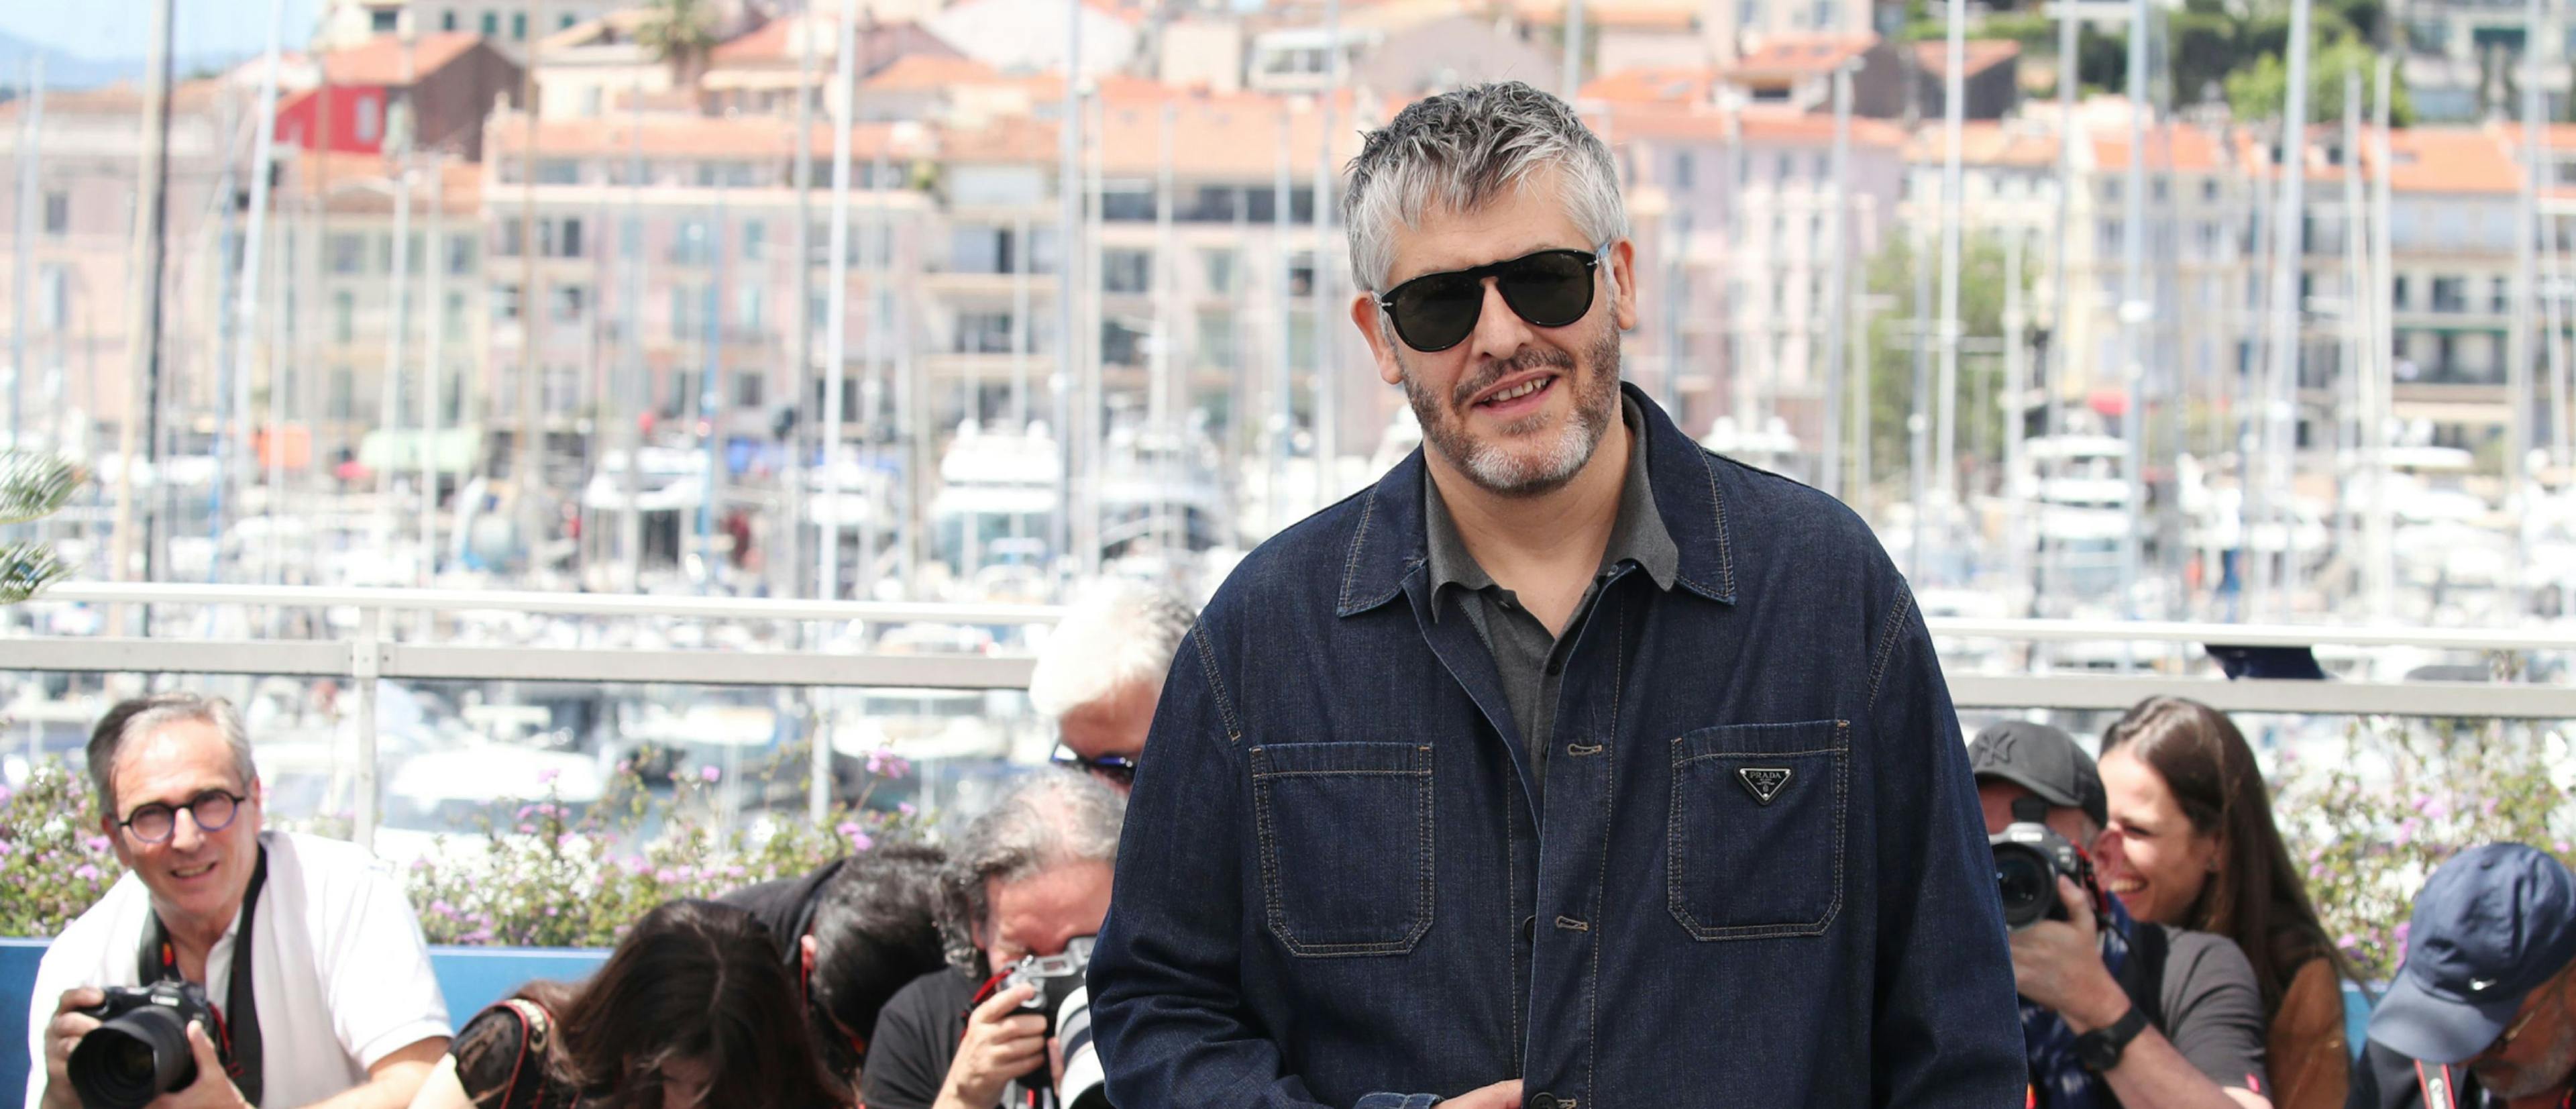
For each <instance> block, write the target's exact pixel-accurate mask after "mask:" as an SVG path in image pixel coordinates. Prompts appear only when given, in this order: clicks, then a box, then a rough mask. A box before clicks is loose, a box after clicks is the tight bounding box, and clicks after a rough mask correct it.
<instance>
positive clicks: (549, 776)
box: [537, 768, 563, 786]
mask: <svg viewBox="0 0 2576 1109" xmlns="http://www.w3.org/2000/svg"><path fill="white" fill-rule="evenodd" d="M560 777H563V771H560V770H556V769H552V768H548V769H545V770H540V771H537V784H538V785H541V786H550V785H553V784H555V779H557V778H560Z"/></svg>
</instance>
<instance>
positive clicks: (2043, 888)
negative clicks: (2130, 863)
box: [1986, 821, 2095, 932]
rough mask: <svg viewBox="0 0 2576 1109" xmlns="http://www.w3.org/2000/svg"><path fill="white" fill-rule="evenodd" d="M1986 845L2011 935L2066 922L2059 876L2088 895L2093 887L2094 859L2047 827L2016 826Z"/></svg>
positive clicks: (2024, 823)
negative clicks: (1992, 858) (2072, 881)
mask: <svg viewBox="0 0 2576 1109" xmlns="http://www.w3.org/2000/svg"><path fill="white" fill-rule="evenodd" d="M1986 845H1987V846H1988V847H1990V848H1992V849H1993V850H1994V853H1995V889H1996V891H1997V892H1998V893H2001V894H2002V895H2003V901H2004V924H2005V925H2006V926H2007V927H2009V928H2011V929H2012V930H2013V931H2016V932H2018V931H2021V930H2022V929H2024V928H2028V927H2030V926H2031V925H2034V924H2037V923H2039V922H2040V921H2043V920H2065V919H2066V903H2065V902H2064V901H2062V900H2060V899H2059V898H2058V896H2057V876H2058V875H2060V874H2063V875H2065V876H2067V877H2069V878H2072V879H2075V884H2076V886H2077V887H2078V888H2080V889H2082V890H2084V891H2085V892H2086V893H2088V894H2090V893H2091V892H2093V890H2094V889H2095V886H2094V882H2093V863H2092V860H2090V859H2087V858H2085V857H2084V853H2083V852H2082V851H2078V850H2076V849H2075V845H2074V844H2072V843H2068V842H2067V841H2066V837H2065V836H2061V835H2058V834H2057V833H2056V832H2053V831H2050V830H2049V827H2048V825H2045V824H2041V823H2038V822H2036V821H2020V822H2016V823H2014V824H2013V825H2011V826H2010V827H2007V828H2005V829H2004V830H2003V831H2001V832H1997V833H1995V834H1994V835H1991V836H1987V837H1986Z"/></svg>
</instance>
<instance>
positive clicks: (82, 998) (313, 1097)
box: [27, 693, 449, 1109]
mask: <svg viewBox="0 0 2576 1109" xmlns="http://www.w3.org/2000/svg"><path fill="white" fill-rule="evenodd" d="M88 759H89V774H90V778H91V779H92V782H93V784H95V786H96V787H97V790H98V796H99V798H100V803H101V805H102V807H103V809H104V811H103V812H101V813H100V815H99V831H100V832H101V834H103V835H105V836H106V837H107V839H108V840H109V841H110V842H111V843H112V844H113V845H114V848H115V851H116V857H117V860H118V861H119V862H121V863H123V864H125V867H126V871H127V873H126V875H125V876H124V877H123V878H121V879H119V880H118V881H117V883H116V885H115V886H114V887H112V888H110V889H109V890H108V892H107V895H106V896H105V897H103V898H101V899H100V900H99V902H98V904H96V905H93V906H91V907H90V910H89V911H88V912H86V913H83V914H81V916H80V919H78V920H75V921H73V922H72V924H71V926H70V927H68V928H65V929H64V930H63V933H62V935H60V936H58V937H55V939H54V942H53V944H52V945H51V946H50V947H48V948H47V949H46V950H45V957H44V962H43V963H42V964H41V965H40V967H39V968H38V970H37V972H36V987H35V992H34V994H33V996H32V997H31V999H30V1005H29V1014H28V1017H29V1019H28V1022H27V1023H28V1027H29V1031H30V1036H29V1040H30V1043H29V1048H30V1051H31V1054H33V1055H34V1057H35V1058H37V1059H39V1060H41V1061H42V1066H40V1067H30V1068H29V1069H30V1071H31V1073H32V1074H33V1075H34V1077H32V1078H31V1080H30V1081H29V1082H28V1090H27V1106H28V1109H40V1107H41V1109H79V1107H80V1106H81V1104H82V1102H83V1098H82V1095H81V1093H80V1092H79V1091H78V1090H76V1088H75V1084H76V1082H80V1081H83V1080H87V1081H90V1082H92V1083H93V1084H96V1083H97V1081H98V1080H99V1079H101V1078H102V1077H106V1076H107V1075H106V1074H105V1072H107V1071H108V1070H109V1069H110V1068H106V1067H103V1066H99V1065H97V1064H98V1063H99V1062H100V1060H99V1059H98V1058H97V1056H98V1055H102V1054H105V1053H106V1052H105V1051H104V1050H103V1049H102V1050H100V1051H96V1052H92V1053H87V1054H84V1055H83V1057H82V1061H81V1063H79V1064H75V1062H74V1053H75V1051H76V1050H77V1049H79V1048H80V1046H81V1044H82V1042H83V1040H84V1038H85V1037H87V1036H88V1035H89V1034H90V1033H91V1032H92V1030H94V1029H97V1028H99V1027H100V1026H101V1022H100V1020H99V1019H98V1017H97V1016H94V1015H92V1012H93V1011H95V1010H96V1009H97V1008H98V1007H99V1006H101V1005H102V1004H103V1003H104V1004H106V1005H107V1007H108V1010H109V1011H110V1012H119V1011H122V1010H124V1009H125V1008H126V1007H127V1006H129V1005H130V1003H131V1002H132V1001H133V1000H134V999H135V995H134V994H133V993H131V992H128V991H129V990H130V988H131V987H137V986H154V985H155V984H158V986H157V988H158V990H159V993H160V995H161V996H162V997H163V998H164V999H169V998H176V997H179V996H180V995H182V994H185V995H186V996H187V1000H186V1001H183V1002H181V1003H180V1004H178V1005H177V1006H176V1007H175V1010H174V1009H173V1008H172V1007H169V1006H165V1005H160V1004H154V1003H150V1002H146V1003H145V1004H143V1005H141V1006H136V1007H133V1008H134V1012H135V1015H134V1016H133V1017H132V1018H128V1017H123V1016H120V1017H117V1018H115V1020H116V1023H115V1024H114V1028H116V1029H118V1030H119V1031H118V1032H112V1033H110V1035H112V1036H113V1035H117V1034H121V1033H123V1030H126V1029H131V1030H132V1032H131V1033H130V1034H131V1035H132V1037H133V1038H134V1039H136V1040H140V1041H142V1042H143V1043H145V1044H147V1045H149V1046H150V1047H151V1049H152V1054H153V1057H154V1059H155V1060H156V1062H158V1063H161V1064H164V1066H163V1067H162V1068H161V1073H160V1074H159V1075H156V1076H155V1081H154V1082H153V1084H152V1085H151V1086H150V1087H149V1088H148V1089H146V1090H144V1091H143V1092H141V1093H139V1094H137V1095H136V1096H135V1097H134V1098H133V1099H132V1102H131V1103H132V1104H135V1105H148V1106H150V1107H151V1109H220V1107H233V1106H246V1105H268V1106H306V1105H318V1106H325V1107H328V1109H364V1107H380V1109H399V1107H401V1106H404V1105H408V1104H409V1103H410V1102H411V1099H412V1096H413V1094H414V1093H416V1092H417V1091H418V1090H419V1088H420V1085H421V1083H422V1081H423V1080H424V1079H425V1078H427V1077H428V1075H429V1073H430V1070H431V1068H433V1067H434V1066H436V1065H437V1063H438V1060H439V1058H440V1056H441V1055H443V1054H444V1053H445V1052H446V1050H447V1042H448V1033H449V1029H448V1024H447V1003H446V1000H445V999H444V998H443V997H442V996H441V995H440V993H439V989H438V982H437V979H436V978H434V977H432V975H431V973H430V967H429V951H428V947H427V945H426V944H425V943H424V942H423V940H422V938H421V931H420V921H419V920H418V919H417V918H416V917H414V916H413V915H412V909H411V906H410V905H409V904H408V903H407V902H405V901H404V900H403V895H402V888H401V885H400V884H399V883H398V882H396V881H395V880H394V878H393V876H392V875H391V874H390V873H388V872H387V870H386V868H385V867H384V866H383V864H381V863H379V862H377V861H376V860H375V859H374V858H372V857H370V856H369V855H368V854H367V853H366V852H364V851H362V850H360V849H358V848H357V847H354V846H352V845H350V844H346V843H341V842H339V841H336V840H328V839H322V838H318V837H313V836H304V835H295V834H288V833H282V832H274V833H264V832H262V831H261V829H260V825H261V819H262V813H261V801H260V782H259V775H258V772H257V770H256V768H255V767H254V766H253V764H252V762H251V751H250V737H249V736H248V735H247V734H246V733H245V732H244V730H243V727H242V722H241V716H240V715H239V714H238V713H236V712H235V711H234V710H233V707H232V706H231V705H230V704H228V703H226V702H224V701H222V700H220V699H217V698H212V697H206V696H201V695H198V694H193V693H168V694H162V695H159V696H154V697H147V698H138V699H135V700H129V701H125V702H122V703H120V704H118V705H117V706H116V707H114V708H112V709H110V710H108V713H107V715H106V716H105V717H103V718H101V719H100V720H99V722H98V726H97V727H96V729H94V730H93V731H92V732H91V735H90V740H89V752H88ZM174 1011H175V1013H176V1014H177V1015H179V1016H181V1017H182V1018H183V1019H185V1021H186V1024H185V1030H184V1032H182V1031H181V1026H180V1024H179V1022H178V1021H174V1020H169V1019H166V1016H167V1015H168V1014H172V1013H173V1012H174ZM108 1042H109V1041H102V1044H106V1043H108ZM182 1056H186V1057H187V1058H186V1059H185V1060H183V1059H182V1058H181V1057H182ZM188 1072H193V1079H188V1080H183V1079H182V1077H181V1076H182V1075H183V1074H185V1073H188ZM165 1079H166V1081H165ZM173 1083H175V1085H174V1084H173ZM155 1091H157V1092H158V1094H159V1096H157V1097H156V1096H154V1092H155Z"/></svg>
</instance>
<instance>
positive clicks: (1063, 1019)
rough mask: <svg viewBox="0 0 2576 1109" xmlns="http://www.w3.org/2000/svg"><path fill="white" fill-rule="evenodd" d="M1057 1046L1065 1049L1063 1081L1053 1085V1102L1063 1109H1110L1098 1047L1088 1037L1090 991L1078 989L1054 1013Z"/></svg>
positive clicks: (1083, 988) (1089, 1035)
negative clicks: (1054, 1086) (1054, 1088)
mask: <svg viewBox="0 0 2576 1109" xmlns="http://www.w3.org/2000/svg"><path fill="white" fill-rule="evenodd" d="M1055 1027H1056V1043H1057V1044H1059V1045H1060V1046H1062V1047H1063V1048H1064V1080H1063V1081H1061V1082H1058V1083H1057V1084H1056V1103H1057V1104H1059V1105H1062V1106H1063V1107H1064V1109H1110V1105H1109V1094H1108V1092H1107V1090H1106V1088H1105V1084H1106V1082H1107V1080H1108V1075H1107V1074H1106V1073H1105V1072H1104V1071H1103V1069H1102V1067H1101V1063H1100V1048H1099V1045H1097V1044H1096V1043H1094V1042H1093V1041H1092V1038H1091V990H1090V988H1089V987H1077V988H1075V989H1074V991H1073V992H1072V993H1071V994H1068V995H1066V997H1065V999H1064V1005H1063V1007H1061V1008H1059V1009H1057V1010H1056V1019H1055Z"/></svg>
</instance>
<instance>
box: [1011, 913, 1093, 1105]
mask: <svg viewBox="0 0 2576 1109" xmlns="http://www.w3.org/2000/svg"><path fill="white" fill-rule="evenodd" d="M1092 943H1093V937H1091V936H1079V937H1076V938H1075V939H1073V940H1072V941H1070V942H1068V943H1066V944H1065V945H1064V954H1062V955H1031V956H1028V957H1027V958H1024V959H1021V960H1020V962H1019V965H1018V966H1016V967H1013V968H1011V973H1010V976H1009V977H1008V978H1005V979H1003V980H1002V988H1003V989H1006V990H1007V989H1010V988H1012V987H1014V986H1027V987H1030V988H1031V989H1032V990H1034V991H1035V993H1033V994H1032V995H1031V996H1030V997H1029V999H1028V1000H1027V1001H1024V1002H1021V1003H1020V1008H1021V1009H1022V1010H1024V1011H1027V1012H1033V1013H1036V1014H1037V1015H1039V1016H1042V1017H1045V1018H1046V1022H1047V1027H1046V1034H1047V1035H1049V1036H1053V1037H1055V1038H1056V1042H1057V1044H1058V1045H1059V1046H1061V1047H1062V1048H1063V1049H1064V1081H1063V1082H1062V1084H1061V1088H1060V1089H1058V1090H1056V1092H1055V1093H1056V1104H1058V1105H1061V1106H1063V1107H1064V1109H1109V1097H1108V1094H1107V1093H1105V1092H1104V1091H1103V1089H1102V1086H1103V1083H1102V1078H1103V1077H1104V1075H1103V1067H1102V1064H1101V1062H1100V1050H1099V1048H1098V1046H1097V1045H1095V1044H1094V1042H1093V1041H1092V1037H1091V991H1090V989H1089V988H1088V987H1087V986H1086V985H1085V984H1084V975H1085V973H1086V972H1088V971H1089V970H1090V969H1091V947H1092ZM1020 1081H1021V1082H1022V1083H1025V1084H1029V1085H1030V1086H1031V1087H1032V1088H1040V1087H1043V1086H1044V1084H1045V1082H1046V1071H1045V1069H1044V1068H1040V1069H1039V1070H1038V1072H1037V1073H1036V1074H1035V1075H1032V1076H1031V1077H1029V1078H1023V1079H1021V1080H1020Z"/></svg>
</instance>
